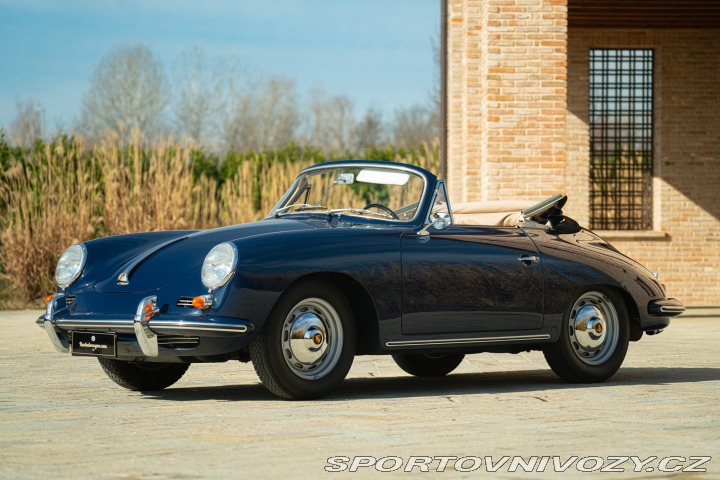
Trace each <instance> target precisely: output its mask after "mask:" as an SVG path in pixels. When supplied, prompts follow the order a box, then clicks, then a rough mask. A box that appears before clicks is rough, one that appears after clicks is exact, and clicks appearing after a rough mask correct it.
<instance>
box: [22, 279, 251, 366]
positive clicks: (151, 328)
mask: <svg viewBox="0 0 720 480" xmlns="http://www.w3.org/2000/svg"><path fill="white" fill-rule="evenodd" d="M64 297H65V295H64V294H62V293H59V294H57V295H56V296H55V297H54V298H53V299H52V300H50V301H49V302H48V304H47V308H46V310H45V314H44V315H42V316H41V317H40V318H38V320H37V322H36V323H37V324H38V325H40V326H41V327H43V328H44V329H45V332H46V333H47V336H48V337H49V338H50V342H51V343H52V345H53V346H54V347H55V349H56V350H57V351H58V352H62V353H68V352H69V351H70V345H69V342H68V341H67V340H63V339H61V338H60V336H59V335H58V330H61V331H68V332H69V331H72V330H78V329H82V330H88V329H90V330H92V329H103V330H105V329H107V330H110V331H113V332H117V333H133V332H134V333H135V336H136V337H137V340H138V344H139V345H140V349H141V350H142V352H143V354H144V355H146V356H148V357H157V356H158V334H159V333H160V334H166V335H173V334H175V335H178V334H183V333H185V334H187V333H190V332H189V331H193V332H194V333H196V334H197V333H198V332H208V333H210V334H212V333H216V334H243V333H248V332H249V331H251V330H252V324H250V323H249V322H246V321H242V320H234V319H228V320H217V319H213V321H212V322H208V321H202V320H188V319H187V317H183V318H182V319H176V318H158V317H156V315H157V313H158V312H159V309H158V307H157V297H155V296H150V297H145V298H144V299H142V300H141V301H140V303H139V304H138V307H137V310H136V312H135V316H134V318H133V319H129V318H128V319H116V318H82V317H80V318H78V317H63V316H62V315H63V314H67V313H68V309H67V306H66V305H65V298H64ZM147 305H149V306H150V308H147V309H146V306H147Z"/></svg>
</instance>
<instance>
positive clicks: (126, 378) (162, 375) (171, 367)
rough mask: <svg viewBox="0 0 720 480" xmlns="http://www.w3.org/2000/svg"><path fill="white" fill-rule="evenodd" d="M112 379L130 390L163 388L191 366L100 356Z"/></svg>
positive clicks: (179, 377)
mask: <svg viewBox="0 0 720 480" xmlns="http://www.w3.org/2000/svg"><path fill="white" fill-rule="evenodd" d="M98 361H99V362H100V366H101V367H102V369H103V370H104V371H105V373H106V374H107V376H108V377H110V380H112V381H113V382H115V383H117V384H118V385H120V386H121V387H125V388H127V389H128V390H136V391H151V390H162V389H163V388H167V387H169V386H170V385H172V384H174V383H175V382H177V381H178V380H180V379H181V378H182V376H183V375H185V372H187V369H188V368H190V364H189V363H154V362H147V363H131V362H123V361H122V360H115V359H112V358H98Z"/></svg>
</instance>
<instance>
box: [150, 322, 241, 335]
mask: <svg viewBox="0 0 720 480" xmlns="http://www.w3.org/2000/svg"><path fill="white" fill-rule="evenodd" d="M201 325H203V324H201V323H194V324H183V325H163V327H164V328H172V329H173V330H201V331H203V332H233V333H245V332H247V330H248V328H247V327H246V326H245V325H237V326H235V325H223V326H217V327H208V326H206V325H203V326H201ZM155 327H156V328H157V327H158V325H155Z"/></svg>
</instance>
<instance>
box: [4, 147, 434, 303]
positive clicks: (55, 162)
mask: <svg viewBox="0 0 720 480" xmlns="http://www.w3.org/2000/svg"><path fill="white" fill-rule="evenodd" d="M194 148H196V146H195V145H193V144H192V143H190V142H175V141H169V140H168V141H164V142H160V143H156V144H153V145H149V144H144V143H143V141H142V140H140V137H139V136H135V138H134V141H133V143H132V144H131V146H130V147H128V148H123V147H121V145H120V142H119V141H118V140H117V138H112V137H108V138H106V139H105V140H103V141H101V142H100V143H98V144H97V145H96V146H95V147H94V148H93V150H92V151H90V152H85V151H84V150H83V145H82V142H81V141H80V140H77V139H73V140H70V141H69V142H65V143H62V142H58V143H57V144H46V145H44V148H43V149H42V150H41V151H36V153H35V154H34V155H33V156H32V157H31V158H26V159H20V158H18V159H14V161H12V162H11V164H10V167H9V168H7V169H6V170H5V171H4V172H0V175H2V176H1V177H0V211H1V213H2V216H1V217H0V265H1V266H2V272H3V273H2V278H0V283H2V282H3V281H4V282H7V283H9V284H10V289H9V291H10V292H11V295H10V298H8V297H7V295H5V298H2V297H3V295H0V308H9V307H10V308H12V307H17V306H23V305H27V302H33V301H35V302H38V301H39V299H41V298H43V297H44V296H45V295H46V294H47V293H48V292H51V291H54V289H55V281H54V270H55V264H56V263H57V259H58V257H59V256H60V254H61V253H62V252H63V250H64V249H65V248H67V247H68V246H70V245H72V244H74V243H78V242H84V241H87V240H90V239H93V238H97V237H101V236H106V235H115V234H121V233H128V232H138V231H148V230H172V229H196V228H213V227H217V226H222V225H230V224H236V223H244V222H249V221H254V220H259V219H261V218H263V217H264V216H265V215H266V214H267V212H269V211H270V210H271V208H272V207H273V206H274V204H275V203H276V202H277V201H278V199H279V198H280V197H281V196H282V194H283V193H285V191H286V190H287V188H288V187H289V186H290V185H291V184H292V182H293V181H294V179H295V177H296V176H297V173H298V172H299V171H300V170H301V169H302V168H305V167H307V166H309V165H311V164H312V163H314V161H313V158H312V157H310V156H308V157H307V158H301V159H300V160H298V161H294V162H288V161H282V160H281V159H279V158H277V157H275V158H274V159H273V158H271V159H270V160H268V159H267V158H265V159H264V160H262V161H261V159H260V157H259V156H258V157H257V158H254V159H253V158H252V157H250V158H248V159H247V160H244V161H242V162H241V163H240V164H239V166H238V170H237V171H236V172H233V173H234V175H233V176H231V178H230V179H228V180H226V181H225V182H224V183H223V184H222V185H220V186H218V182H217V180H216V179H214V178H208V177H207V176H205V175H202V174H201V175H199V176H196V175H194V174H193V165H192V152H193V149H194ZM425 151H431V152H436V151H437V149H436V148H426V149H425ZM395 160H396V161H400V162H405V163H413V164H416V165H420V166H423V167H425V168H427V169H429V170H431V171H436V170H437V165H438V158H437V155H436V154H434V153H431V154H428V155H418V154H414V155H412V156H408V157H399V156H398V157H396V158H395Z"/></svg>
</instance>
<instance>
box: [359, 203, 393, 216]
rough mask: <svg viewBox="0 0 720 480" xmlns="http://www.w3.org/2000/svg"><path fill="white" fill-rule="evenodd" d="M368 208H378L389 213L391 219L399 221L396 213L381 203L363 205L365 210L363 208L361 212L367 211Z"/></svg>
mask: <svg viewBox="0 0 720 480" xmlns="http://www.w3.org/2000/svg"><path fill="white" fill-rule="evenodd" d="M368 208H379V209H380V210H383V211H385V212H387V213H389V214H390V216H391V217H392V218H393V219H395V220H400V217H398V216H397V213H395V212H393V211H392V210H391V209H390V208H388V207H386V206H385V205H383V204H381V203H368V204H367V205H365V208H363V210H367V209H368Z"/></svg>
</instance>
